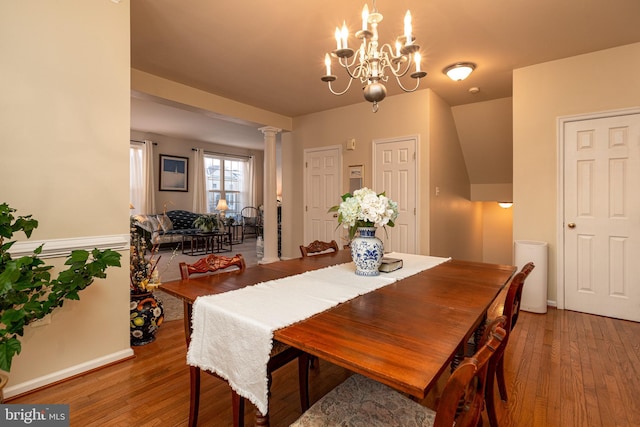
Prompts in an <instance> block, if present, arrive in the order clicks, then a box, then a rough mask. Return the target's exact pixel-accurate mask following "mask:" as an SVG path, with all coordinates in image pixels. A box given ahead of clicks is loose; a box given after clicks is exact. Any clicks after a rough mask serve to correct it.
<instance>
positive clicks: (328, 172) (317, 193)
mask: <svg viewBox="0 0 640 427" xmlns="http://www.w3.org/2000/svg"><path fill="white" fill-rule="evenodd" d="M304 167H305V183H304V186H305V192H304V199H305V200H304V204H305V209H304V210H305V211H304V215H305V222H304V242H303V244H305V245H308V244H309V243H311V242H313V241H314V240H321V241H324V242H330V241H331V240H336V241H337V242H338V245H340V246H341V245H342V242H341V241H340V238H339V236H340V235H341V232H340V231H339V230H336V227H337V226H338V218H337V214H336V213H335V212H331V213H329V212H328V211H329V209H330V208H331V207H332V206H335V205H337V204H339V203H340V200H341V199H340V196H341V195H342V194H343V192H342V147H340V146H336V147H325V148H322V149H309V150H305V152H304ZM340 230H341V229H340Z"/></svg>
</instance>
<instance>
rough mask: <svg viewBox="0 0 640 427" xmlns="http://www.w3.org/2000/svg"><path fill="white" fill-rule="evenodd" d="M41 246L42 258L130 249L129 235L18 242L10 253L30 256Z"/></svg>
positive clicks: (14, 255) (15, 255) (18, 255)
mask: <svg viewBox="0 0 640 427" xmlns="http://www.w3.org/2000/svg"><path fill="white" fill-rule="evenodd" d="M40 245H43V247H42V253H41V254H40V258H58V257H66V256H68V255H69V254H71V251H75V250H80V249H85V250H88V251H90V250H92V249H94V248H98V249H101V250H104V249H112V250H115V251H124V250H128V249H129V235H128V234H114V235H110V236H89V237H70V238H67V239H49V240H29V241H18V242H16V243H14V244H13V246H12V247H11V249H10V250H9V252H10V253H11V256H12V257H20V256H30V255H32V254H33V251H34V250H35V249H36V248H37V247H38V246H40Z"/></svg>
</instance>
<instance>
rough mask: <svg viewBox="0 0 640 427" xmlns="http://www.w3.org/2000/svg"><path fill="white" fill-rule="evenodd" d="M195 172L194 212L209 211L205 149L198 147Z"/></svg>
mask: <svg viewBox="0 0 640 427" xmlns="http://www.w3.org/2000/svg"><path fill="white" fill-rule="evenodd" d="M193 164H194V165H195V166H194V168H193V169H194V174H193V212H196V213H206V212H207V174H206V172H205V164H204V150H203V149H202V148H196V149H195V154H194V162H193Z"/></svg>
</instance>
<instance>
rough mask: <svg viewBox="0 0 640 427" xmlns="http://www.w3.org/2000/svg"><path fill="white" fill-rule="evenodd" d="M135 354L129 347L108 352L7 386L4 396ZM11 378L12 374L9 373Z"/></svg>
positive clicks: (14, 394) (22, 391) (41, 385)
mask: <svg viewBox="0 0 640 427" xmlns="http://www.w3.org/2000/svg"><path fill="white" fill-rule="evenodd" d="M131 356H133V350H132V349H131V348H128V349H126V350H121V351H118V352H116V353H112V354H108V355H106V356H103V357H99V358H97V359H93V360H90V361H88V362H85V363H81V364H79V365H75V366H72V367H70V368H67V369H63V370H61V371H58V372H53V373H51V374H47V375H44V376H42V377H40V378H35V379H33V380H29V381H25V382H23V383H20V384H16V385H12V386H10V387H5V389H4V397H5V399H9V398H11V397H13V396H17V395H19V394H23V393H27V392H29V391H32V390H35V389H38V388H40V387H44V386H47V385H49V384H53V383H55V382H58V381H61V380H65V379H67V378H71V377H73V376H75V375H79V374H82V373H85V372H87V371H91V370H93V369H96V368H100V367H102V366H105V365H108V364H110V363H114V362H118V361H120V360H124V359H127V358H129V357H131ZM9 378H11V374H9Z"/></svg>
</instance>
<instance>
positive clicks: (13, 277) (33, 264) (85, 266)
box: [0, 203, 120, 372]
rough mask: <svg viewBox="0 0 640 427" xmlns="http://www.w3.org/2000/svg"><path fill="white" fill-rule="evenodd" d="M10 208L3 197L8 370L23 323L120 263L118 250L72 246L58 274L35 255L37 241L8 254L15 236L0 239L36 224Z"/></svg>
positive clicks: (1, 336) (1, 257) (0, 254)
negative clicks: (26, 250) (29, 250)
mask: <svg viewBox="0 0 640 427" xmlns="http://www.w3.org/2000/svg"><path fill="white" fill-rule="evenodd" d="M14 212H15V209H13V208H11V207H9V205H8V204H7V203H3V204H0V369H1V370H3V371H7V372H8V371H10V370H11V361H12V359H13V357H14V356H15V355H17V354H19V353H20V351H21V349H22V347H21V344H20V338H19V337H22V336H23V334H24V328H25V326H27V325H29V324H30V323H32V322H34V321H36V320H39V319H42V318H44V317H45V316H46V315H47V314H50V313H51V312H52V311H53V310H54V309H55V308H56V307H62V304H63V303H64V301H65V299H70V300H78V299H80V296H79V295H78V292H79V291H81V290H83V289H85V288H86V287H87V286H89V285H90V284H91V283H93V280H94V279H95V278H105V277H106V274H105V270H106V269H107V268H108V267H120V254H119V253H117V252H115V251H113V250H111V249H106V250H104V251H101V250H98V249H93V250H92V251H91V252H89V251H86V250H74V251H72V252H71V255H69V257H68V258H67V260H66V262H65V265H66V266H68V268H67V269H65V270H63V271H60V272H59V273H58V276H57V278H52V277H51V272H50V270H51V269H52V268H53V266H47V265H45V263H44V261H42V260H41V259H40V258H39V257H38V256H39V255H40V253H41V252H42V245H40V246H39V247H38V248H36V249H35V250H34V251H33V255H31V256H22V257H20V258H18V259H12V258H11V254H10V253H9V249H10V248H11V246H13V244H14V243H15V241H7V242H6V243H5V239H11V238H12V237H13V235H14V234H15V233H16V232H20V231H21V232H23V233H24V234H25V235H26V236H27V238H29V237H31V233H32V232H33V230H35V229H36V228H37V227H38V221H36V220H35V219H33V218H32V217H31V215H26V216H18V217H17V218H16V217H15V216H14V215H13V213H14Z"/></svg>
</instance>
